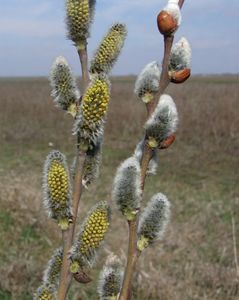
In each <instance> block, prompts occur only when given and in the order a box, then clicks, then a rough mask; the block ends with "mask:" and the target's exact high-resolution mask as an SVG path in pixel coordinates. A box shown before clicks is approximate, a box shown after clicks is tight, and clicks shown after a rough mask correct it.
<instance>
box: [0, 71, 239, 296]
mask: <svg viewBox="0 0 239 300" xmlns="http://www.w3.org/2000/svg"><path fill="white" fill-rule="evenodd" d="M134 80H135V78H133V77H119V78H114V79H113V85H112V102H111V106H110V111H109V115H108V123H107V126H106V136H105V143H104V152H103V162H102V167H101V176H100V178H99V179H98V180H97V182H96V183H95V184H94V185H92V187H91V188H90V189H89V190H88V191H85V192H84V194H83V198H82V199H83V200H82V205H81V214H80V216H81V217H83V216H84V213H85V212H86V210H87V209H88V208H89V207H91V206H92V205H93V204H94V203H95V202H97V201H99V200H105V199H106V200H109V201H110V194H111V187H112V181H113V177H114V174H115V170H116V168H117V166H118V165H119V163H120V162H121V161H122V160H124V159H126V158H127V157H129V156H130V155H131V153H132V151H133V150H134V147H135V144H136V143H137V141H138V140H139V139H140V137H141V136H142V133H143V129H142V126H143V124H144V119H145V115H146V114H145V109H144V105H143V104H142V103H141V102H140V101H138V100H137V99H136V98H135V97H134V95H133V86H134ZM169 93H170V94H171V95H172V96H173V97H174V99H175V101H176V103H177V106H178V110H179V113H180V127H179V132H178V135H177V140H176V142H175V144H174V145H173V146H172V147H171V148H170V149H169V150H164V151H161V152H160V166H159V170H158V174H157V175H156V176H153V177H149V178H148V179H147V182H146V192H145V197H144V198H145V200H147V199H149V198H150V197H151V196H152V195H153V194H155V193H156V192H163V193H165V194H166V195H167V196H168V198H169V200H170V201H171V203H172V219H171V223H170V226H169V230H168V231H167V234H166V236H165V238H164V240H163V241H162V242H160V243H157V244H155V246H154V247H153V248H152V249H147V250H146V251H145V253H144V254H143V255H142V257H141V259H140V264H139V266H138V272H137V276H136V278H135V282H136V284H135V298H134V299H137V300H144V299H158V300H197V299H198V300H199V299H200V300H202V299H205V300H236V299H238V298H239V274H238V273H237V270H236V263H235V253H234V252H235V251H234V250H235V248H237V250H238V255H239V214H238V212H239V187H238V184H239V172H238V169H239V117H238V115H239V76H215V77H194V78H192V79H190V80H189V81H188V82H187V83H186V84H183V85H182V86H170V88H169ZM49 95H50V88H49V86H48V82H47V80H46V79H41V78H39V79H0V106H1V109H0V139H1V144H0V300H4V299H5V300H8V299H19V300H27V299H31V295H32V293H33V292H34V290H35V289H36V288H37V287H38V285H39V283H40V280H41V276H42V272H43V270H44V266H45V264H46V263H47V261H48V259H49V257H50V256H51V253H52V252H53V250H54V248H56V247H58V245H59V243H60V234H59V232H58V229H57V226H56V225H55V224H54V223H52V222H51V221H50V220H48V219H47V216H46V213H45V211H44V209H43V205H42V193H41V184H42V165H43V162H44V159H45V157H46V155H47V154H48V152H49V151H50V150H51V149H52V148H54V149H59V150H60V151H62V152H64V153H65V154H66V155H67V157H68V162H69V163H71V160H72V158H73V155H74V150H73V149H74V148H73V147H74V145H75V139H74V137H73V136H72V135H71V128H72V119H71V118H70V116H68V115H65V114H64V113H62V112H61V111H60V110H58V109H57V108H55V107H54V105H53V103H52V99H51V97H50V96H49ZM52 145H53V146H52ZM96 195H97V196H96ZM113 210H114V211H113V224H112V227H111V231H110V233H109V235H108V236H107V240H106V243H105V249H104V251H102V253H101V255H100V256H99V260H98V263H97V268H96V269H97V270H96V271H95V272H94V274H93V275H94V276H95V277H94V278H95V279H97V274H98V271H99V270H100V268H101V266H102V263H103V262H104V260H105V257H106V253H107V252H109V251H114V252H116V253H117V254H118V255H119V256H120V257H121V258H122V261H123V262H124V261H125V255H124V251H125V250H126V248H127V242H126V241H127V226H126V224H125V223H124V221H123V220H122V218H121V216H120V214H119V213H117V211H116V209H115V207H114V206H113ZM233 221H234V223H235V231H234V234H233V230H232V222H233ZM116 232H117V234H116ZM234 239H236V243H234V242H233V241H234ZM238 272H239V270H238ZM74 293H75V297H74V299H79V297H80V296H81V297H82V298H83V299H84V300H87V299H97V296H96V294H95V292H94V284H89V285H87V286H74ZM72 299H73V298H72Z"/></svg>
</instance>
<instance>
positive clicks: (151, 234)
mask: <svg viewBox="0 0 239 300" xmlns="http://www.w3.org/2000/svg"><path fill="white" fill-rule="evenodd" d="M169 219H170V202H169V201H168V199H167V197H166V196H165V195H164V194H162V193H158V194H156V195H154V196H153V197H152V198H151V200H150V201H149V203H148V205H147V207H146V208H145V210H144V212H143V214H142V215H141V218H140V221H139V230H138V236H139V242H138V248H139V249H140V250H143V249H144V248H145V247H147V246H148V245H150V244H152V243H153V242H155V241H157V240H159V239H161V238H162V237H163V234H164V232H165V229H166V226H167V224H168V222H169Z"/></svg>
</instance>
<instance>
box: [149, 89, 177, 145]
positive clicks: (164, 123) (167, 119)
mask: <svg viewBox="0 0 239 300" xmlns="http://www.w3.org/2000/svg"><path fill="white" fill-rule="evenodd" d="M177 125H178V112H177V108H176V105H175V103H174V101H173V99H172V98H171V97H170V96H169V95H166V94H163V95H162V96H161V97H160V100H159V103H158V105H157V107H156V109H155V111H154V112H153V114H152V115H151V117H150V118H149V120H148V121H147V122H146V124H145V129H146V133H147V135H148V137H152V138H154V139H155V140H156V142H157V143H158V144H160V143H161V142H162V141H164V140H165V139H166V138H168V137H169V136H170V135H172V134H174V133H175V132H176V129H177Z"/></svg>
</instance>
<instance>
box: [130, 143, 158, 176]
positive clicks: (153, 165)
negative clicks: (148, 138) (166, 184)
mask: <svg viewBox="0 0 239 300" xmlns="http://www.w3.org/2000/svg"><path fill="white" fill-rule="evenodd" d="M144 144H145V143H144V141H141V142H139V143H138V145H137V146H136V148H135V151H134V156H135V157H136V158H137V160H138V161H139V163H140V162H141V160H142V157H143V151H144ZM157 169H158V153H157V151H156V149H154V150H153V156H152V158H151V160H150V162H149V165H148V169H147V174H148V175H155V174H156V172H157Z"/></svg>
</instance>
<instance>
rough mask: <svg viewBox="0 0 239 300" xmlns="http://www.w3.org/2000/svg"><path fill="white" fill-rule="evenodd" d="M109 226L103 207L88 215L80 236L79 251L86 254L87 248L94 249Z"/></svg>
mask: <svg viewBox="0 0 239 300" xmlns="http://www.w3.org/2000/svg"><path fill="white" fill-rule="evenodd" d="M108 228H109V219H108V213H107V211H106V210H105V209H101V208H98V209H96V210H95V211H94V212H93V213H92V214H91V215H90V217H89V219H88V221H87V223H86V225H85V228H84V232H83V234H82V237H81V244H80V253H81V254H87V252H88V251H89V249H96V248H97V247H98V246H99V244H100V242H102V241H103V239H104V236H105V233H106V231H107V229H108Z"/></svg>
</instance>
